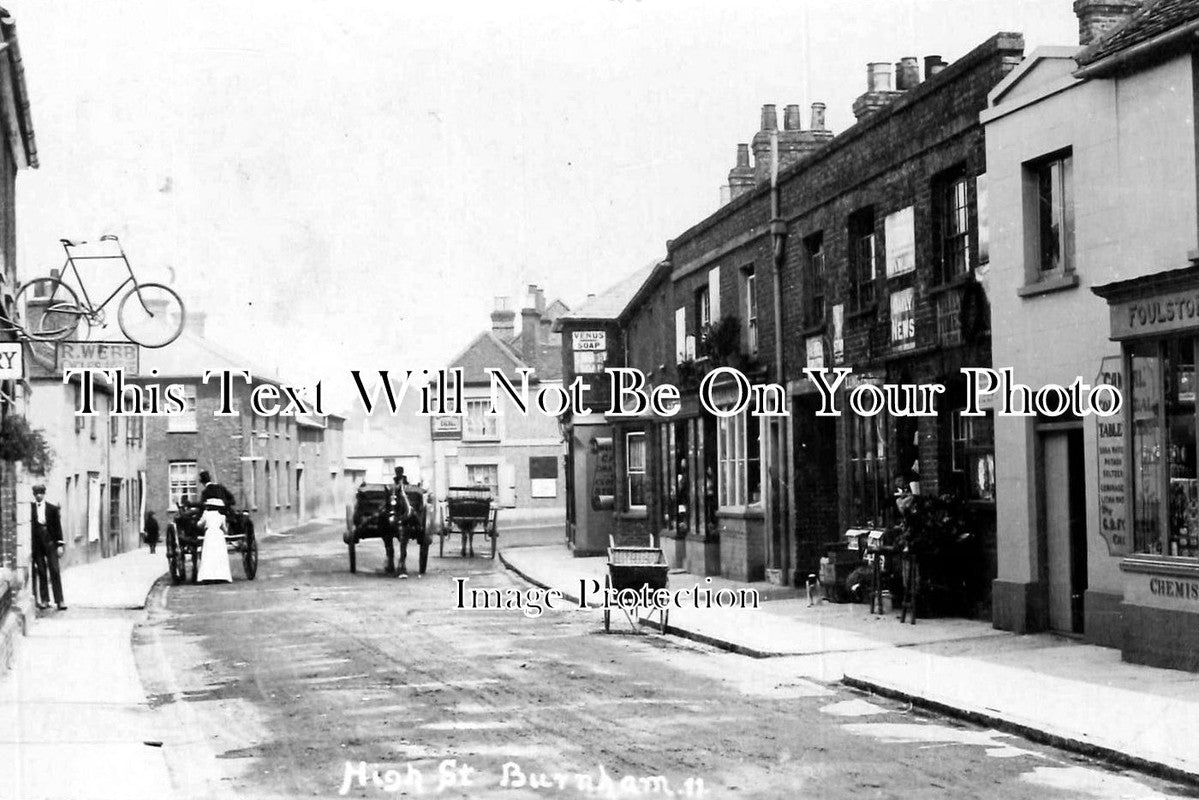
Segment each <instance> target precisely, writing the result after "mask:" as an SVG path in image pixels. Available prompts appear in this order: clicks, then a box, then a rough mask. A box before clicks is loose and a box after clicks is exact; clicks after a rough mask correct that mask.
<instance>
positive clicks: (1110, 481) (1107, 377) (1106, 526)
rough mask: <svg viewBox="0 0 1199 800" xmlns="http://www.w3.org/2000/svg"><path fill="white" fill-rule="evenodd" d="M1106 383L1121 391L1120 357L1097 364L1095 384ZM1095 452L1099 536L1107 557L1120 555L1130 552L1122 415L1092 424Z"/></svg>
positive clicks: (1105, 359)
mask: <svg viewBox="0 0 1199 800" xmlns="http://www.w3.org/2000/svg"><path fill="white" fill-rule="evenodd" d="M1100 384H1106V385H1108V386H1113V387H1115V388H1116V390H1117V391H1120V392H1123V390H1124V375H1123V370H1122V369H1121V359H1120V356H1107V357H1105V358H1104V359H1103V361H1102V362H1101V363H1100V365H1099V375H1098V376H1097V377H1096V378H1095V385H1097V386H1098V385H1100ZM1096 428H1097V433H1096V451H1097V455H1098V459H1099V535H1100V536H1102V537H1103V540H1104V541H1105V542H1106V543H1107V552H1108V555H1112V556H1124V555H1128V554H1129V553H1131V552H1132V539H1131V537H1130V536H1129V530H1128V497H1127V485H1126V483H1125V478H1126V475H1127V473H1126V469H1127V465H1126V464H1125V463H1124V462H1125V458H1124V455H1125V451H1124V420H1123V417H1122V416H1119V415H1117V416H1115V417H1104V418H1100V419H1099V420H1098V422H1097V425H1096Z"/></svg>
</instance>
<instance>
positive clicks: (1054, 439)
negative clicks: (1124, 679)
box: [1040, 424, 1087, 634]
mask: <svg viewBox="0 0 1199 800" xmlns="http://www.w3.org/2000/svg"><path fill="white" fill-rule="evenodd" d="M1046 428H1050V429H1047V430H1046V429H1043V430H1042V431H1041V432H1040V438H1041V470H1040V474H1041V492H1042V497H1043V499H1044V510H1043V513H1042V523H1041V527H1042V536H1041V540H1042V542H1044V551H1043V552H1044V555H1045V560H1044V564H1045V568H1044V575H1045V582H1046V586H1047V589H1048V595H1049V596H1048V600H1049V603H1048V605H1049V609H1048V610H1049V628H1050V629H1051V630H1055V631H1059V632H1062V633H1072V634H1081V633H1083V627H1084V619H1085V613H1084V608H1083V600H1084V597H1085V595H1086V590H1087V514H1086V469H1085V467H1086V465H1085V461H1084V457H1083V438H1082V428H1081V426H1078V425H1074V424H1068V425H1065V426H1060V427H1059V426H1056V425H1055V426H1052V427H1050V426H1046Z"/></svg>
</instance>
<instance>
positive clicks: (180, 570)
mask: <svg viewBox="0 0 1199 800" xmlns="http://www.w3.org/2000/svg"><path fill="white" fill-rule="evenodd" d="M167 568H168V569H169V570H170V572H171V583H173V584H176V585H178V584H180V583H183V579H184V578H186V577H187V565H186V564H185V563H184V561H183V547H182V546H181V545H180V544H179V533H178V531H176V530H175V523H173V522H172V523H171V524H169V525H167Z"/></svg>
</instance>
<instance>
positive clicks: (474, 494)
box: [437, 486, 499, 558]
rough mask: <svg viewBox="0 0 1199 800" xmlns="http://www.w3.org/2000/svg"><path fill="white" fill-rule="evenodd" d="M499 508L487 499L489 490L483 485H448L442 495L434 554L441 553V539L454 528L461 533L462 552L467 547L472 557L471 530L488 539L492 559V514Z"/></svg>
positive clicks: (443, 547)
mask: <svg viewBox="0 0 1199 800" xmlns="http://www.w3.org/2000/svg"><path fill="white" fill-rule="evenodd" d="M498 515H499V509H498V508H495V507H494V506H493V504H492V502H491V490H490V489H489V488H487V487H486V486H451V487H450V488H449V493H448V494H447V495H446V499H445V507H444V509H443V513H442V520H444V522H443V523H442V526H441V529H440V530H439V531H438V539H439V540H440V541H439V542H438V544H437V555H438V556H444V555H445V540H446V538H447V537H449V536H452V535H453V534H454V532H455V531H457V532H459V533H461V534H462V555H463V556H464V557H465V556H466V554H467V548H468V547H469V550H470V557H471V558H474V556H475V532H476V531H478V532H479V533H482V534H483V535H484V536H487V537H488V538H490V539H491V557H492V558H495V549H496V538H497V536H496V529H495V523H496V517H497V516H498Z"/></svg>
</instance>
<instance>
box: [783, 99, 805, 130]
mask: <svg viewBox="0 0 1199 800" xmlns="http://www.w3.org/2000/svg"><path fill="white" fill-rule="evenodd" d="M802 128H803V126H802V125H801V124H800V121H799V106H797V105H795V104H794V103H792V104H791V105H789V106H787V107H786V108H784V109H783V130H784V131H798V130H801V129H802Z"/></svg>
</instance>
